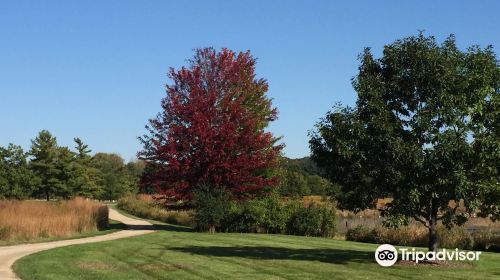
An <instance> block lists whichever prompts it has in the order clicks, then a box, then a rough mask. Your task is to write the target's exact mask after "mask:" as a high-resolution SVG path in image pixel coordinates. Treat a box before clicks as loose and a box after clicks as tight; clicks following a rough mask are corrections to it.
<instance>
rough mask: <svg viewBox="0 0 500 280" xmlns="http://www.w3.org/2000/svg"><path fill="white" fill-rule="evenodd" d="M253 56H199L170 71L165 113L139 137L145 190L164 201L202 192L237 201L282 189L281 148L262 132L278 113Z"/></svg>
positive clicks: (202, 53) (200, 52)
mask: <svg viewBox="0 0 500 280" xmlns="http://www.w3.org/2000/svg"><path fill="white" fill-rule="evenodd" d="M254 70H255V59H254V58H253V57H252V56H251V55H250V53H249V52H246V53H239V54H237V55H236V54H235V53H234V52H232V51H229V50H227V49H222V50H221V51H220V52H216V51H215V50H214V49H213V48H206V49H199V50H196V54H195V56H194V59H193V60H191V61H190V66H189V67H187V68H185V67H183V68H181V69H180V70H174V69H172V68H171V69H170V72H169V75H168V76H169V78H170V79H172V81H173V84H172V85H168V86H167V96H166V97H165V98H164V99H163V100H162V102H161V106H162V108H163V111H162V112H160V113H159V114H158V116H157V117H156V118H154V119H151V120H150V121H149V123H150V124H149V125H148V126H147V128H148V129H149V132H150V135H145V136H143V137H141V141H142V142H143V144H144V150H143V151H141V152H139V156H140V157H141V158H143V159H145V160H146V162H147V168H146V170H147V172H145V175H144V176H143V178H142V180H141V183H142V184H144V185H148V186H154V187H155V188H156V190H157V192H159V193H160V194H162V195H165V196H167V197H173V198H176V199H181V200H189V199H190V198H191V194H192V191H193V190H194V189H195V188H197V187H198V186H200V185H201V184H208V185H209V186H211V187H224V188H225V189H226V190H227V191H228V192H229V193H230V194H231V195H232V196H233V197H234V198H238V199H244V198H247V197H252V196H255V195H259V194H262V193H265V192H266V191H268V190H269V189H270V188H271V187H273V186H276V185H277V183H278V182H277V177H276V176H273V175H272V172H270V170H272V169H273V168H274V167H276V164H277V156H278V154H279V153H280V151H281V149H282V146H281V145H274V142H275V139H274V138H273V136H272V134H271V133H269V132H265V131H264V128H265V127H266V126H267V124H268V122H270V121H273V120H275V119H276V116H277V111H276V109H274V108H272V106H271V100H270V99H268V98H267V97H266V96H265V93H266V91H267V88H268V85H267V82H266V81H265V80H263V79H256V78H255V73H254Z"/></svg>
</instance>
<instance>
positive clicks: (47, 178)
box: [29, 130, 61, 200]
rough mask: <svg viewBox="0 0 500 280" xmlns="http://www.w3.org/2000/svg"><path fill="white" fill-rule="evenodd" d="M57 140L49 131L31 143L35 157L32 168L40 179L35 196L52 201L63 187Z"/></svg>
mask: <svg viewBox="0 0 500 280" xmlns="http://www.w3.org/2000/svg"><path fill="white" fill-rule="evenodd" d="M57 153H58V152H57V140H56V138H55V137H53V136H52V134H50V132H48V131H47V130H42V131H40V133H39V134H38V136H37V137H36V138H35V139H34V140H32V141H31V150H30V152H29V154H30V155H31V156H33V159H32V160H31V162H30V168H31V170H33V171H34V173H35V174H36V176H37V177H38V178H39V182H40V183H39V185H38V186H36V187H35V191H34V194H35V196H45V198H46V199H47V200H50V196H51V194H52V195H53V194H54V193H56V192H57V190H58V188H59V187H60V185H61V182H60V179H59V178H60V177H59V176H60V170H59V169H58V168H57Z"/></svg>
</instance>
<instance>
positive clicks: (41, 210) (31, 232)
mask: <svg viewBox="0 0 500 280" xmlns="http://www.w3.org/2000/svg"><path fill="white" fill-rule="evenodd" d="M107 226H108V208H107V206H104V205H102V204H99V203H97V202H93V201H87V200H85V199H83V198H75V199H72V200H68V201H57V202H45V201H31V200H26V201H18V200H0V241H19V242H22V241H33V240H37V239H43V238H53V237H56V238H58V237H70V236H73V235H76V234H81V233H87V232H93V231H96V230H98V229H100V228H105V227H107Z"/></svg>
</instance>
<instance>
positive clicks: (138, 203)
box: [117, 195, 193, 226]
mask: <svg viewBox="0 0 500 280" xmlns="http://www.w3.org/2000/svg"><path fill="white" fill-rule="evenodd" d="M139 198H140V196H135V195H128V196H125V197H123V198H121V199H120V200H118V204H117V206H118V208H120V209H122V210H124V211H126V212H128V213H130V214H132V215H134V216H137V217H140V218H144V219H151V220H156V221H160V222H164V223H168V224H174V225H181V226H192V225H193V219H192V217H191V213H190V212H188V211H171V210H167V209H165V208H163V207H162V206H161V205H158V204H156V203H155V201H154V200H149V201H147V200H142V199H139Z"/></svg>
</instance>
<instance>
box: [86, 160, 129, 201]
mask: <svg viewBox="0 0 500 280" xmlns="http://www.w3.org/2000/svg"><path fill="white" fill-rule="evenodd" d="M92 165H93V166H94V167H95V168H97V169H98V170H99V178H100V179H99V183H98V184H99V185H100V186H101V188H102V192H101V194H100V197H99V198H100V199H103V200H117V199H119V198H120V197H122V196H124V195H125V194H127V193H131V192H132V193H135V192H137V178H131V177H130V176H129V174H127V170H126V167H125V163H124V160H123V158H122V157H120V156H119V155H117V154H107V153H97V154H95V155H94V157H93V160H92Z"/></svg>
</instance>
